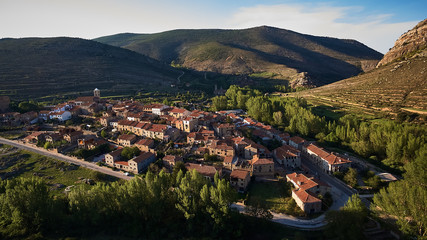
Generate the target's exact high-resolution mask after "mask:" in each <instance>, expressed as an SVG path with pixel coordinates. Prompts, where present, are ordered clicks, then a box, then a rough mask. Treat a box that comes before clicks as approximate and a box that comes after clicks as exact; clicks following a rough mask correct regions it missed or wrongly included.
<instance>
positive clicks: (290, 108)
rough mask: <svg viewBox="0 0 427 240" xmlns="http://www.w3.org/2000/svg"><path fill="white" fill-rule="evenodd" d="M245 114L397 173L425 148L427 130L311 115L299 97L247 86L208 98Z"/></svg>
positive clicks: (219, 107) (216, 107)
mask: <svg viewBox="0 0 427 240" xmlns="http://www.w3.org/2000/svg"><path fill="white" fill-rule="evenodd" d="M236 108H240V109H243V110H245V111H247V113H248V115H249V116H251V117H252V118H254V119H255V120H257V121H260V122H263V123H266V124H270V125H272V126H275V127H277V128H279V129H283V130H285V131H287V132H289V133H292V134H298V135H300V136H302V137H307V138H311V139H316V140H317V141H318V142H319V143H321V144H324V145H326V146H331V147H339V148H344V149H346V150H350V151H352V152H354V153H356V154H358V155H360V156H362V157H364V158H365V159H367V160H369V161H371V162H373V163H376V164H377V165H382V166H386V167H388V170H391V171H393V172H395V173H398V174H401V173H402V172H403V171H404V168H403V167H404V165H405V164H406V163H408V162H410V161H411V160H412V159H414V158H415V157H419V156H420V154H421V153H422V152H421V150H422V149H425V148H427V144H426V134H427V128H426V127H425V126H423V125H415V124H408V123H398V122H396V121H392V120H387V119H377V120H375V121H373V120H365V119H361V118H359V117H357V116H355V115H351V114H347V115H344V116H342V117H341V118H340V119H339V120H338V121H327V120H326V119H325V117H321V116H317V115H315V114H314V113H313V112H312V111H311V109H310V107H309V106H308V104H307V101H306V100H305V99H303V98H284V97H276V96H266V95H264V94H263V93H261V92H260V91H258V90H253V89H250V88H249V87H243V88H242V87H239V86H236V85H232V86H231V87H230V88H229V89H228V90H227V92H226V94H225V96H216V97H214V98H212V110H215V111H218V110H224V109H236Z"/></svg>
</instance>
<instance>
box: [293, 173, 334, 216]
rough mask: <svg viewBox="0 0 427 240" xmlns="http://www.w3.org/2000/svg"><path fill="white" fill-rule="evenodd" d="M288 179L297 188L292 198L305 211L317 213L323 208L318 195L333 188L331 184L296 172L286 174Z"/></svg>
mask: <svg viewBox="0 0 427 240" xmlns="http://www.w3.org/2000/svg"><path fill="white" fill-rule="evenodd" d="M286 179H287V180H288V182H291V183H292V184H293V186H294V188H295V189H294V190H292V198H293V199H294V200H295V202H296V203H297V205H298V206H299V207H300V208H301V209H302V210H303V211H304V212H305V213H316V212H320V211H321V210H322V201H321V200H320V199H319V198H318V196H319V195H325V194H326V193H327V192H329V191H330V189H331V188H330V186H329V185H327V184H326V183H323V182H321V181H319V180H317V179H315V178H313V177H307V176H306V175H304V174H298V173H295V172H294V173H291V174H288V175H286Z"/></svg>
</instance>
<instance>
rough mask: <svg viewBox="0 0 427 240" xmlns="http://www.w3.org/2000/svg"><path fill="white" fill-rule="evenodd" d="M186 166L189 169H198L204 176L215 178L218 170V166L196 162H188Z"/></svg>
mask: <svg viewBox="0 0 427 240" xmlns="http://www.w3.org/2000/svg"><path fill="white" fill-rule="evenodd" d="M185 167H186V168H187V170H188V171H192V170H193V169H194V170H196V171H197V172H198V173H200V174H201V175H204V176H208V177H211V178H213V177H214V176H215V173H216V172H217V170H216V168H215V167H213V166H206V165H200V164H195V163H186V164H185Z"/></svg>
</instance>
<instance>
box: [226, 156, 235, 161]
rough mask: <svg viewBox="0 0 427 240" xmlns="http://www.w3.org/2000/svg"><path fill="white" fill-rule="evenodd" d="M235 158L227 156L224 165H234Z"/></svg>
mask: <svg viewBox="0 0 427 240" xmlns="http://www.w3.org/2000/svg"><path fill="white" fill-rule="evenodd" d="M233 158H234V157H231V156H227V157H225V158H224V163H232V162H233Z"/></svg>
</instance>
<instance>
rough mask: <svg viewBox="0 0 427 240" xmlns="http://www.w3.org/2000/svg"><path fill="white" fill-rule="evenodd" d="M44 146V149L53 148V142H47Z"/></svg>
mask: <svg viewBox="0 0 427 240" xmlns="http://www.w3.org/2000/svg"><path fill="white" fill-rule="evenodd" d="M43 147H44V149H49V148H52V143H51V142H45V143H44V146H43Z"/></svg>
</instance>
